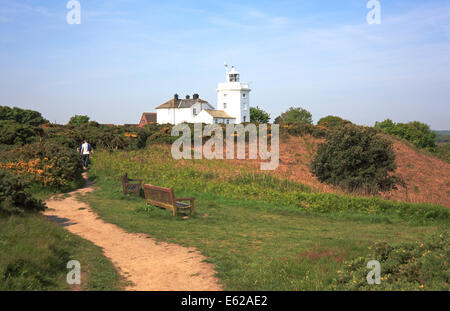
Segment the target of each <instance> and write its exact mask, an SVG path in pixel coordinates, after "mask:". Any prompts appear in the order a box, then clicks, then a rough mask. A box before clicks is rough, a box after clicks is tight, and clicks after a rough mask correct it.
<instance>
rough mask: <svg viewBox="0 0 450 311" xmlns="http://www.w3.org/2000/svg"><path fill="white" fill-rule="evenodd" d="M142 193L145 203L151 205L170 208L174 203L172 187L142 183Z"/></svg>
mask: <svg viewBox="0 0 450 311" xmlns="http://www.w3.org/2000/svg"><path fill="white" fill-rule="evenodd" d="M144 195H145V199H146V201H147V203H150V204H152V205H156V206H160V207H165V208H170V209H172V208H173V207H174V205H175V196H174V194H173V189H172V188H164V187H158V186H153V185H146V184H144Z"/></svg>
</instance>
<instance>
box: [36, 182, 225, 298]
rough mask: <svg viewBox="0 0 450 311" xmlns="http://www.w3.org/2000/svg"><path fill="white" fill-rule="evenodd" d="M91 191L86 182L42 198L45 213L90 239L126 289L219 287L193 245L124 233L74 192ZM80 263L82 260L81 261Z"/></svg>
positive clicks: (197, 289) (212, 269) (170, 289)
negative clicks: (65, 193)
mask: <svg viewBox="0 0 450 311" xmlns="http://www.w3.org/2000/svg"><path fill="white" fill-rule="evenodd" d="M91 191H93V187H92V183H91V182H87V184H86V186H85V187H84V188H82V189H79V190H77V191H74V192H72V193H70V197H65V198H63V199H58V198H57V197H56V198H52V199H50V200H48V201H46V204H47V206H48V210H47V211H46V212H45V213H44V214H45V215H46V216H47V217H49V218H50V219H52V220H54V221H55V222H57V223H59V224H61V225H62V226H64V227H65V228H66V229H67V230H69V231H70V232H72V233H75V234H77V235H79V236H81V237H82V238H84V239H87V240H89V241H92V242H93V243H94V244H95V245H97V246H99V247H101V248H102V249H103V253H104V255H105V256H106V257H108V258H109V259H110V260H111V261H112V263H113V264H114V265H115V266H116V268H117V269H118V271H119V273H120V274H121V275H123V276H124V277H125V278H126V279H127V280H129V281H131V282H132V283H133V284H132V285H130V286H128V287H127V288H126V289H127V290H150V291H153V290H161V291H174V290H179V291H209V290H221V287H220V285H219V284H218V280H217V279H216V278H215V277H214V267H213V265H211V264H208V263H205V262H202V261H203V260H204V259H205V257H204V256H202V255H201V254H200V253H199V252H198V251H197V250H196V249H194V248H187V247H182V246H180V245H176V244H168V243H158V244H157V243H156V242H155V241H154V240H153V239H152V238H151V237H149V236H147V235H145V234H134V233H128V232H126V231H125V230H123V229H122V228H120V227H118V226H116V225H113V224H109V223H106V222H104V221H103V220H101V219H100V218H99V217H98V215H97V214H95V213H94V212H93V211H92V210H91V208H90V207H89V205H87V204H85V203H83V202H80V201H78V200H76V198H75V195H76V194H84V193H87V192H91ZM81 265H83V263H81Z"/></svg>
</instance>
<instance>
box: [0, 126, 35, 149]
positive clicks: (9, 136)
mask: <svg viewBox="0 0 450 311" xmlns="http://www.w3.org/2000/svg"><path fill="white" fill-rule="evenodd" d="M42 133H43V130H42V129H41V128H39V127H36V126H31V125H27V124H21V123H18V122H16V121H13V120H0V144H5V145H24V144H28V143H31V142H34V141H37V140H39V138H40V136H42Z"/></svg>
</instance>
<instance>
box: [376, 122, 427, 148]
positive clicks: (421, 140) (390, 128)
mask: <svg viewBox="0 0 450 311" xmlns="http://www.w3.org/2000/svg"><path fill="white" fill-rule="evenodd" d="M375 128H376V129H380V130H382V131H383V132H385V133H387V134H390V135H394V136H397V137H400V138H403V139H406V140H407V141H409V142H411V143H412V144H414V146H416V147H418V148H424V149H427V150H429V151H435V149H436V142H435V141H436V133H435V132H433V131H431V130H430V127H429V126H428V125H427V124H424V123H421V122H418V121H414V122H409V123H394V122H392V120H390V119H386V120H384V121H383V122H376V123H375Z"/></svg>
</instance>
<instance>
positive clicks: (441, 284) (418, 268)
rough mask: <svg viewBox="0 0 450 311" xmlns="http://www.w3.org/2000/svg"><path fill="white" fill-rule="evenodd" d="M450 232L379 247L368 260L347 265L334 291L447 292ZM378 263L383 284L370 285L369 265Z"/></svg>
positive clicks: (374, 247) (449, 278)
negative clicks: (423, 239)
mask: <svg viewBox="0 0 450 311" xmlns="http://www.w3.org/2000/svg"><path fill="white" fill-rule="evenodd" d="M449 258H450V239H449V236H448V232H442V233H440V234H435V235H434V236H432V237H431V238H429V239H427V240H425V241H417V242H414V243H401V244H397V245H389V244H387V243H385V242H383V243H376V244H375V245H374V246H373V247H371V248H370V249H369V252H368V254H367V255H366V256H362V257H358V258H355V259H353V260H350V261H347V262H344V269H343V270H340V271H338V273H339V276H338V278H337V279H335V280H334V284H333V288H334V289H338V290H447V289H448V288H449V284H450V271H449V263H448V262H447V261H448V259H449ZM371 260H378V261H379V262H380V265H381V284H379V285H376V284H374V285H369V284H368V282H367V280H366V276H367V274H368V272H369V269H367V263H368V262H369V261H371Z"/></svg>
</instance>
